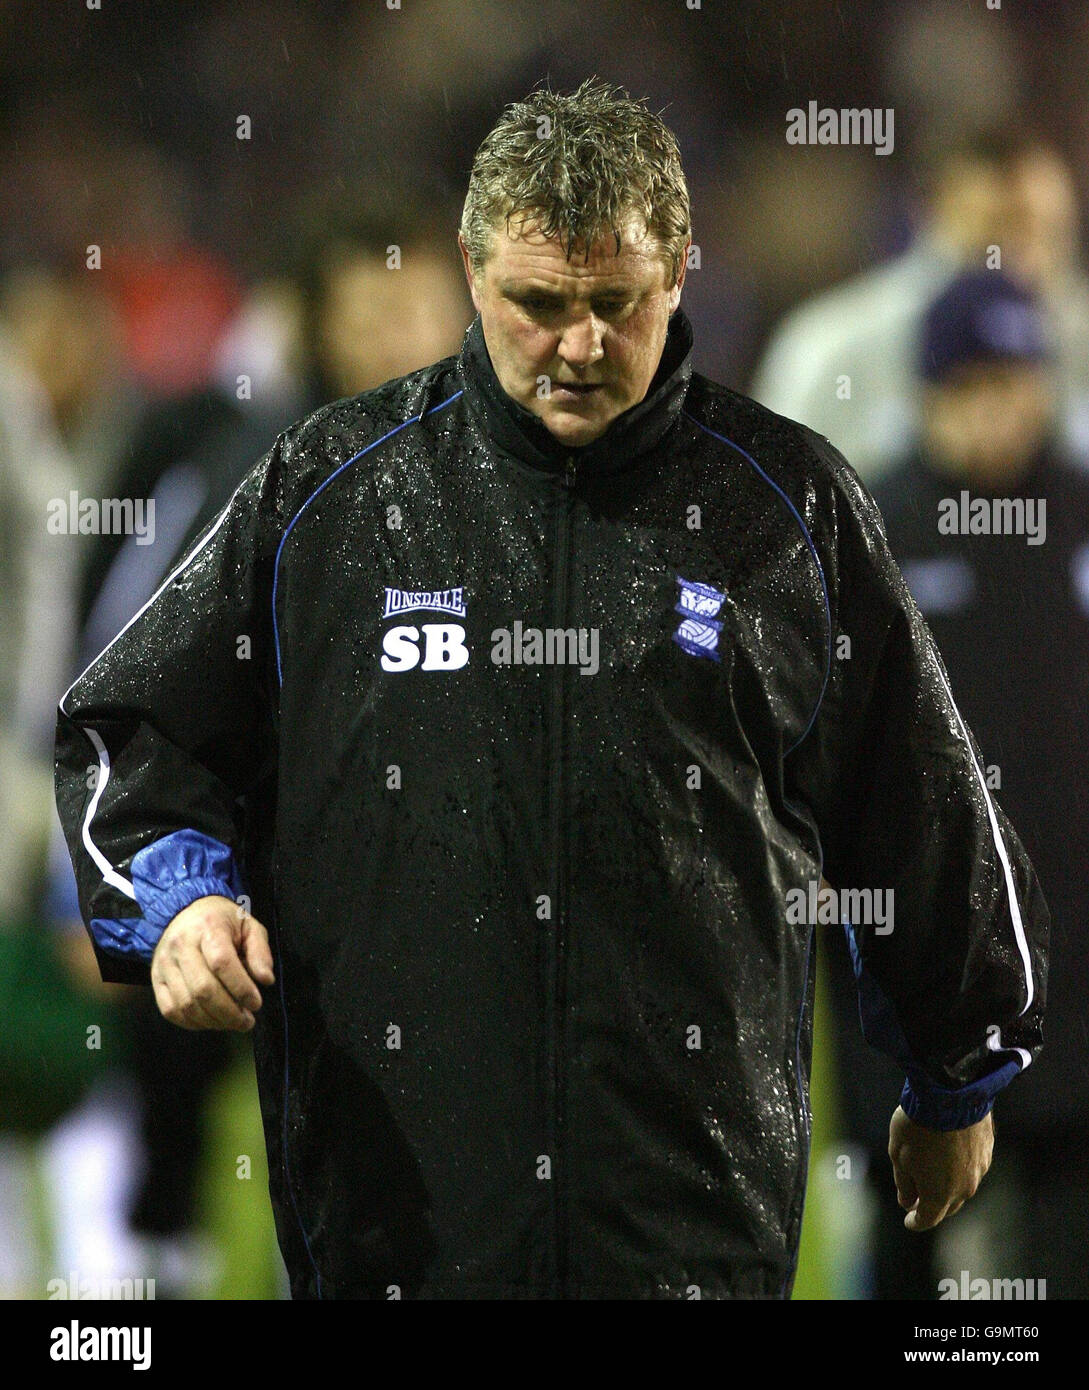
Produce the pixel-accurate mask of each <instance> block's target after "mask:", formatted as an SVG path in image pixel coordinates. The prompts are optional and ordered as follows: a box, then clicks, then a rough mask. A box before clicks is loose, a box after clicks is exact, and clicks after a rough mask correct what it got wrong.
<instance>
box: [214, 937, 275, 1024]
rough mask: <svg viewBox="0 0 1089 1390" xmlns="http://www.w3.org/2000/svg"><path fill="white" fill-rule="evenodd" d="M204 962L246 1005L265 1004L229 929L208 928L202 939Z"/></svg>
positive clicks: (253, 1006) (231, 994)
mask: <svg viewBox="0 0 1089 1390" xmlns="http://www.w3.org/2000/svg"><path fill="white" fill-rule="evenodd" d="M200 953H201V956H202V958H203V960H204V964H205V965H206V966H207V967H208V969H209V970H210V971H211V973H212V974H213V976H215V978H216V979H217V980H218V981H219V983H220V984H221V985H222V986H223V987H224V989H225V990H226V991H227V993H228V994H230V996H231V997H232V998H233V999H234V1001H235V1003H237V1004H238V1005H239V1006H240V1007H241V1008H243V1009H253V1010H256V1009H259V1008H260V1007H261V991H260V990H259V989H258V988H257V986H256V985H255V984H254V983H253V980H252V979H251V978H250V976H249V974H248V973H247V971H246V967H245V966H244V965H243V964H242V961H241V960H240V959H239V955H238V952H237V951H236V950H235V947H234V942H233V941H232V940H231V938H230V937H229V936H228V935H227V934H226V932H207V933H205V934H204V935H203V936H202V937H201V939H200Z"/></svg>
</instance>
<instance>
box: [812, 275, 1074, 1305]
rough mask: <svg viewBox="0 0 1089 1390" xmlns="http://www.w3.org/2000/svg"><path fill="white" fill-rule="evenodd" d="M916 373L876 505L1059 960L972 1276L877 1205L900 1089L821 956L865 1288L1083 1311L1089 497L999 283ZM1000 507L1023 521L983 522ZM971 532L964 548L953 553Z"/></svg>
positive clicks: (980, 1219)
mask: <svg viewBox="0 0 1089 1390" xmlns="http://www.w3.org/2000/svg"><path fill="white" fill-rule="evenodd" d="M916 371H917V373H918V376H919V379H920V387H921V394H922V427H921V431H920V437H919V440H918V443H917V446H916V447H915V448H914V450H913V451H912V453H911V454H910V456H909V457H907V458H905V459H901V460H899V461H898V463H897V464H896V465H895V466H894V467H893V469H892V470H891V471H890V472H889V473H888V474H887V476H886V477H885V478H884V479H883V481H882V483H881V485H880V486H879V487H878V489H877V490H876V493H875V495H876V499H877V501H878V503H879V505H880V508H881V511H882V514H883V516H884V519H885V523H886V528H887V535H888V540H889V544H890V547H891V549H892V553H893V555H894V556H895V557H896V559H897V561H898V562H899V564H900V566H901V569H902V571H903V574H904V577H905V579H906V580H907V582H908V585H909V587H910V588H911V590H912V593H913V596H914V598H915V600H916V602H917V603H918V604H919V606H920V608H921V609H922V611H923V613H924V615H925V617H926V619H927V622H928V624H929V625H930V628H931V630H932V632H933V633H934V636H935V638H936V639H937V642H938V645H939V648H940V650H941V652H942V654H943V656H944V658H945V662H946V665H947V667H948V671H949V676H950V681H951V685H952V687H953V689H954V690H955V691H956V692H957V698H958V701H959V702H960V705H961V709H962V711H963V713H964V717H965V719H967V720H968V721H970V725H971V728H972V729H973V731H974V732H975V733H976V736H977V738H978V740H979V743H980V747H981V748H982V750H983V752H984V756H985V758H987V760H988V763H987V775H988V778H989V784H990V785H991V786H993V787H994V788H995V789H996V790H998V791H999V792H1000V795H1001V797H1002V804H1003V807H1004V808H1008V814H1009V815H1011V816H1012V817H1014V818H1016V823H1017V826H1018V828H1019V831H1020V834H1021V837H1022V840H1023V842H1024V844H1025V847H1026V849H1027V851H1028V853H1029V854H1030V855H1031V857H1032V862H1033V863H1034V864H1035V865H1036V867H1037V869H1038V871H1039V874H1040V881H1041V884H1042V887H1043V890H1044V893H1045V894H1046V897H1047V901H1048V903H1049V905H1050V907H1051V910H1052V918H1053V927H1052V942H1053V947H1052V951H1053V955H1052V965H1051V969H1050V973H1049V979H1048V984H1047V993H1048V998H1047V1020H1048V1021H1047V1029H1046V1037H1047V1046H1046V1047H1045V1048H1044V1050H1043V1052H1042V1054H1041V1056H1040V1058H1039V1059H1038V1060H1037V1061H1036V1062H1034V1063H1033V1066H1032V1071H1033V1076H1032V1081H1033V1084H1032V1085H1031V1086H1025V1087H1021V1088H1018V1087H1013V1088H1011V1089H1010V1090H1009V1091H1008V1092H1007V1093H1006V1094H1005V1095H1004V1096H1003V1097H1002V1098H1001V1099H1000V1101H999V1102H998V1104H997V1106H996V1124H995V1130H996V1135H997V1136H998V1143H997V1146H996V1159H995V1165H994V1168H993V1170H992V1174H991V1176H990V1177H989V1178H988V1181H987V1183H986V1184H985V1186H984V1188H983V1191H982V1193H981V1197H980V1201H979V1203H978V1204H977V1207H976V1209H975V1211H974V1212H973V1213H970V1214H969V1217H968V1219H967V1222H966V1223H965V1225H963V1226H962V1227H961V1228H960V1231H961V1235H962V1236H963V1235H964V1232H965V1231H966V1230H967V1229H968V1228H969V1227H968V1223H971V1222H975V1223H979V1225H980V1226H981V1227H982V1232H981V1234H980V1235H979V1238H978V1239H977V1241H976V1245H975V1249H974V1250H973V1251H972V1252H971V1253H970V1254H969V1253H968V1252H967V1251H966V1248H965V1245H964V1242H963V1240H962V1241H961V1243H960V1247H959V1250H958V1248H957V1246H956V1245H955V1244H953V1243H952V1242H951V1241H950V1240H943V1239H942V1236H941V1235H939V1233H937V1232H935V1233H923V1234H921V1235H917V1234H909V1233H908V1232H906V1231H905V1230H904V1229H903V1226H902V1223H901V1222H900V1221H899V1220H898V1219H897V1216H896V1212H895V1209H894V1207H893V1206H892V1205H891V1203H890V1201H889V1191H890V1187H891V1174H890V1173H889V1171H888V1162H887V1159H886V1157H885V1149H886V1146H887V1142H888V1129H887V1123H886V1120H885V1113H886V1110H887V1100H888V1097H889V1096H890V1095H892V1094H894V1092H893V1091H892V1090H890V1087H893V1086H895V1084H896V1076H897V1073H896V1071H895V1069H894V1068H892V1067H890V1066H889V1065H888V1064H887V1062H886V1061H885V1060H884V1059H883V1058H882V1057H881V1056H880V1055H879V1054H877V1053H876V1052H874V1051H873V1050H872V1049H870V1048H866V1047H863V1046H862V1045H861V1041H860V1039H859V1034H858V1007H857V995H856V986H855V981H854V972H853V970H852V968H851V963H850V959H849V956H848V951H847V948H846V946H845V944H844V943H843V942H842V941H840V940H837V939H836V938H835V937H834V936H830V937H829V949H828V953H827V954H828V965H829V972H828V980H829V986H830V991H831V997H832V999H833V1001H834V1010H833V1014H834V1018H835V1024H836V1030H835V1036H836V1044H837V1048H836V1050H837V1055H838V1062H839V1066H838V1071H839V1083H840V1090H841V1116H842V1121H843V1124H844V1127H845V1130H846V1134H847V1137H849V1138H850V1139H851V1140H853V1141H854V1142H855V1143H856V1144H858V1145H860V1146H861V1147H862V1148H863V1149H864V1150H865V1151H866V1152H867V1153H868V1155H869V1163H868V1181H869V1183H870V1184H871V1188H872V1190H873V1191H874V1192H875V1194H876V1195H877V1197H878V1200H877V1202H876V1207H875V1217H874V1219H875V1223H876V1224H875V1227H874V1230H873V1236H872V1259H873V1270H872V1285H871V1287H872V1292H873V1295H874V1297H877V1298H927V1299H933V1298H936V1297H938V1293H939V1285H938V1281H939V1279H940V1278H941V1277H943V1276H949V1277H952V1278H955V1279H956V1280H957V1282H958V1287H959V1283H960V1270H961V1268H962V1266H963V1265H964V1264H965V1263H966V1262H967V1261H968V1260H969V1259H971V1260H972V1263H973V1266H974V1267H973V1268H971V1270H970V1273H971V1276H972V1277H978V1276H982V1277H984V1278H988V1279H990V1278H1024V1279H1036V1280H1040V1279H1045V1280H1046V1281H1047V1282H1046V1293H1047V1297H1048V1298H1086V1297H1089V1274H1087V1269H1089V1265H1087V1263H1086V1257H1085V1252H1086V1250H1087V1249H1089V1037H1087V1032H1086V1023H1085V1016H1086V1000H1087V994H1086V981H1087V980H1089V878H1087V876H1086V872H1085V866H1086V864H1087V863H1089V790H1087V789H1089V743H1087V741H1086V737H1085V712H1086V710H1087V709H1089V478H1087V477H1086V476H1085V474H1084V473H1083V472H1081V471H1079V470H1076V469H1072V468H1070V467H1069V465H1068V464H1067V463H1066V461H1065V459H1064V457H1063V451H1062V448H1061V445H1060V440H1059V428H1060V424H1059V416H1058V401H1059V399H1060V395H1059V393H1060V381H1061V377H1060V374H1059V371H1058V367H1057V361H1056V356H1055V349H1054V344H1053V333H1052V331H1051V330H1050V328H1049V326H1048V324H1047V322H1046V319H1045V316H1044V313H1043V310H1042V306H1041V304H1040V302H1039V300H1038V298H1037V297H1036V296H1034V295H1033V294H1032V292H1031V291H1030V290H1029V289H1028V288H1026V287H1025V286H1024V285H1023V284H1020V283H1018V282H1016V281H1014V280H1012V279H1011V278H1010V277H1008V276H1006V275H1004V274H1003V273H1002V272H999V271H987V270H977V271H973V272H965V273H962V274H961V275H960V276H958V277H956V278H955V279H954V280H953V281H952V282H951V283H950V284H949V286H948V287H947V288H946V289H945V291H944V292H943V293H942V294H941V295H940V296H939V297H938V298H937V299H936V300H935V302H934V303H933V304H932V305H931V306H930V307H929V309H928V310H927V312H926V313H925V315H924V318H923V322H922V326H921V340H920V343H919V344H918V345H917V349H916ZM962 494H966V496H967V505H968V507H969V508H970V507H971V505H972V503H973V502H977V503H978V502H979V501H981V502H984V503H986V504H987V505H986V508H984V507H983V506H980V505H978V504H977V506H976V508H975V515H976V519H975V520H974V521H973V520H972V513H971V511H967V512H966V511H965V503H964V499H963V498H962ZM995 499H1011V500H1014V501H1016V502H1018V503H1019V504H1020V508H1019V509H1018V508H1014V507H1012V506H1011V507H1010V508H1009V509H1008V513H1002V512H999V513H997V514H996V512H995V509H994V507H993V506H992V503H993V502H994V500H995ZM988 515H989V520H988V521H987V522H986V529H985V530H984V529H983V528H984V525H985V518H986V517H987V516H988ZM996 515H997V516H998V519H999V520H1001V519H1002V517H1003V516H1004V515H1009V516H1010V517H1012V518H1013V521H1014V529H1013V533H1012V534H995V529H996V527H995V525H994V524H993V523H994V521H995V518H996ZM966 516H967V519H968V523H969V526H970V527H973V528H975V533H972V531H969V532H968V533H967V534H965V533H964V524H963V523H964V520H965V517H966ZM1018 516H1021V517H1023V518H1024V524H1023V527H1022V529H1021V531H1020V533H1018V532H1017V531H1016V529H1015V528H1016V523H1017V517H1018ZM995 1045H998V1039H995ZM952 1234H955V1232H951V1233H950V1236H951V1235H952ZM939 1245H940V1248H939ZM951 1246H952V1248H950V1247H951ZM950 1262H952V1263H950ZM1038 1296H1039V1295H1038Z"/></svg>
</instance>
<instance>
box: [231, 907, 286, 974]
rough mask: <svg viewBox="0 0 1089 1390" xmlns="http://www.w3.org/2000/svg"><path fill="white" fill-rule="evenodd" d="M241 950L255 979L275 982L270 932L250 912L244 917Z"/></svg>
mask: <svg viewBox="0 0 1089 1390" xmlns="http://www.w3.org/2000/svg"><path fill="white" fill-rule="evenodd" d="M241 952H242V959H243V960H244V961H245V963H246V969H247V970H248V971H249V973H250V975H251V976H252V977H253V978H254V979H255V980H260V982H261V983H262V984H263V985H271V984H274V983H275V980H276V976H275V974H274V973H273V969H272V950H271V948H270V947H269V944H268V932H267V931H266V930H265V928H264V927H263V926H262V925H261V923H260V922H259V921H258V920H257V918H256V917H252V916H250V914H249V913H248V912H247V913H246V915H245V916H244V917H243V918H242V944H241ZM232 992H233V991H232Z"/></svg>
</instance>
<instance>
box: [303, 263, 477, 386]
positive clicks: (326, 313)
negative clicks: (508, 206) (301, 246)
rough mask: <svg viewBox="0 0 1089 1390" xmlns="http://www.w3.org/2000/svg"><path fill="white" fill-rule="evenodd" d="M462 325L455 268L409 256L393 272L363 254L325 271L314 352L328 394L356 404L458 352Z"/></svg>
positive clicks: (462, 302) (461, 302) (462, 306)
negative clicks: (359, 396)
mask: <svg viewBox="0 0 1089 1390" xmlns="http://www.w3.org/2000/svg"><path fill="white" fill-rule="evenodd" d="M465 322H466V314H465V299H464V295H463V294H462V291H461V287H460V282H459V280H458V278H457V262H456V261H454V262H448V261H447V260H446V259H445V258H442V259H440V258H439V257H437V256H432V255H429V254H428V253H427V252H425V251H420V250H416V249H414V248H410V249H409V250H408V252H407V253H406V255H405V259H404V264H403V266H402V267H401V268H400V269H398V270H390V269H389V268H388V267H387V265H386V263H385V261H384V260H383V259H382V258H381V257H377V256H367V255H365V254H364V253H363V252H362V251H360V252H358V253H356V254H353V255H348V256H342V257H341V258H339V259H337V260H336V261H335V262H334V263H333V264H332V265H331V266H330V267H329V268H328V270H327V271H326V275H325V293H324V295H323V298H322V303H321V310H320V314H319V319H318V324H317V336H318V341H317V344H316V351H317V353H318V356H319V359H320V361H321V365H322V368H323V370H324V372H325V375H326V377H327V379H328V382H329V386H330V389H331V390H333V391H335V392H336V394H337V395H339V396H354V395H355V394H356V393H357V392H358V391H369V390H370V389H371V387H373V386H380V385H381V384H382V382H384V381H389V380H390V379H391V378H392V377H396V376H403V375H405V374H406V373H407V372H413V371H415V370H416V368H417V367H426V366H427V365H428V364H429V363H431V362H434V361H435V360H436V359H437V358H440V357H446V356H447V355H448V354H450V353H455V352H457V350H458V346H459V344H460V342H461V336H462V334H463V333H464V332H465Z"/></svg>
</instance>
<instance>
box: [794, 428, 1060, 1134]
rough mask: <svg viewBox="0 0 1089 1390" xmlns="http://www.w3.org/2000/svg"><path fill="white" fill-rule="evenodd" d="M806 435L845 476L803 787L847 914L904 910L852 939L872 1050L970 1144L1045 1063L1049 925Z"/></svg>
mask: <svg viewBox="0 0 1089 1390" xmlns="http://www.w3.org/2000/svg"><path fill="white" fill-rule="evenodd" d="M806 433H807V436H808V437H809V439H810V441H811V443H812V447H813V448H814V449H815V450H816V451H817V453H818V455H819V456H820V457H821V458H822V459H823V460H824V462H825V463H826V465H827V466H828V468H829V469H830V470H831V474H830V477H831V494H832V495H831V500H830V501H828V502H826V503H824V504H823V505H822V504H821V503H819V502H818V504H817V506H816V511H815V513H814V537H813V538H814V542H815V546H816V550H817V553H818V555H819V556H820V559H821V563H822V566H823V569H824V574H825V580H826V585H827V591H828V601H829V618H830V638H831V641H830V651H829V669H828V679H827V683H826V685H825V690H824V695H823V699H822V700H821V703H820V706H819V709H818V711H817V716H816V718H815V719H814V721H813V724H812V726H811V728H810V731H809V733H808V735H807V736H806V738H805V739H804V740H803V741H802V743H801V744H800V745H799V747H798V748H797V750H796V752H794V753H792V754H791V755H789V756H788V760H787V761H788V766H789V765H790V764H793V765H792V766H789V778H790V780H791V783H792V785H793V787H794V788H795V790H796V793H797V794H798V795H799V796H800V797H801V799H802V800H803V801H804V802H805V803H806V804H807V805H808V806H809V807H810V808H811V810H812V811H813V812H814V814H815V818H816V820H817V825H818V828H819V833H820V838H821V844H822V847H823V852H824V861H823V874H824V877H825V878H826V880H827V881H828V883H829V884H831V886H832V887H833V888H835V889H837V890H838V891H839V898H838V901H839V903H840V905H841V906H842V905H843V903H844V902H845V901H847V902H849V903H851V904H852V905H854V906H857V904H858V903H859V902H865V897H864V895H860V896H859V897H855V898H854V899H849V898H848V899H845V896H844V890H850V889H867V888H868V889H872V890H882V891H883V892H884V893H886V894H889V893H891V894H892V895H893V896H892V898H891V899H889V898H887V897H886V899H885V903H886V906H888V905H890V904H891V908H892V911H891V913H887V914H886V920H885V921H884V922H883V923H880V924H878V923H877V922H876V920H872V921H871V922H869V923H867V922H865V921H844V930H845V931H846V933H847V938H848V946H849V948H850V951H851V956H852V959H853V962H854V967H855V975H856V978H857V982H858V990H859V1005H860V1014H861V1018H862V1026H863V1033H864V1035H865V1037H866V1039H867V1041H869V1042H871V1043H873V1044H874V1045H875V1046H878V1047H880V1048H881V1049H882V1050H883V1051H885V1052H887V1053H889V1055H891V1056H892V1057H893V1058H894V1059H895V1060H896V1061H897V1062H898V1063H899V1064H900V1065H901V1066H902V1067H903V1069H904V1071H905V1073H906V1077H907V1080H906V1083H905V1085H904V1090H903V1095H902V1097H901V1104H902V1106H903V1108H904V1110H905V1111H906V1113H907V1114H908V1115H909V1116H910V1117H911V1118H912V1119H914V1120H916V1121H917V1122H918V1123H920V1124H923V1125H926V1126H928V1127H930V1128H933V1129H959V1128H963V1127H966V1126H968V1125H971V1124H974V1123H976V1122H977V1121H979V1120H980V1119H982V1118H983V1116H984V1115H986V1114H987V1113H988V1111H989V1110H990V1109H991V1107H992V1106H993V1104H994V1099H995V1096H996V1095H997V1093H998V1091H999V1090H1001V1088H1002V1087H1003V1086H1005V1085H1006V1084H1007V1083H1008V1082H1009V1081H1010V1080H1012V1078H1013V1077H1014V1076H1016V1075H1017V1073H1018V1072H1020V1071H1022V1070H1023V1069H1024V1068H1025V1067H1027V1066H1028V1065H1029V1064H1030V1062H1031V1061H1032V1059H1033V1058H1034V1057H1035V1056H1036V1055H1037V1053H1038V1052H1039V1050H1040V1047H1041V1046H1042V1043H1043V1033H1042V1018H1043V1010H1044V1004H1045V997H1046V985H1047V946H1048V933H1049V916H1048V910H1047V906H1046V904H1045V902H1044V899H1043V894H1042V893H1041V890H1040V885H1039V883H1038V881H1037V878H1036V875H1035V872H1034V870H1033V867H1032V865H1031V863H1030V862H1029V859H1028V856H1027V855H1026V853H1025V850H1024V848H1023V847H1022V845H1021V843H1020V841H1019V840H1018V838H1017V835H1016V833H1015V832H1014V830H1013V827H1012V826H1011V825H1010V823H1009V821H1008V820H1007V818H1006V816H1005V815H1004V813H1003V812H1002V809H1001V807H1000V806H999V805H998V803H997V802H996V801H995V799H994V796H993V795H992V791H991V789H990V788H989V786H988V773H987V768H986V764H985V762H984V758H983V755H982V754H981V752H980V749H979V747H978V746H977V744H976V741H975V738H974V736H973V735H972V733H971V731H970V729H969V728H968V726H967V724H966V722H965V720H964V717H963V715H962V714H961V713H960V710H959V709H958V708H957V705H956V702H955V699H954V696H953V692H952V691H951V689H950V684H949V677H948V675H947V673H946V670H945V667H944V664H943V662H942V659H941V656H940V655H939V653H938V650H937V647H936V646H935V643H934V640H933V638H932V636H931V634H930V631H929V629H928V627H927V626H926V623H925V621H924V619H923V617H922V615H921V614H920V612H919V610H918V608H917V607H916V605H915V602H914V600H913V599H912V597H911V594H910V592H909V591H908V588H907V585H906V584H905V582H904V579H903V577H902V576H901V574H900V571H899V569H898V567H897V565H896V563H895V561H894V560H893V558H892V555H891V553H890V551H889V548H888V545H887V542H886V539H885V533H884V526H883V523H882V521H881V516H880V513H879V512H878V510H877V507H876V505H875V504H874V502H873V499H872V498H871V497H870V495H869V493H868V492H867V491H866V489H865V488H864V487H863V485H862V484H861V482H860V481H859V479H858V478H857V476H856V475H855V473H854V472H853V471H852V470H851V469H850V468H849V467H848V465H847V464H846V462H845V460H844V459H843V457H842V455H840V454H839V453H838V452H837V451H836V450H835V449H834V448H833V447H832V446H831V445H830V444H829V443H828V441H827V440H825V439H822V438H820V436H817V435H814V434H812V432H810V431H807V432H806ZM826 476H827V475H826ZM856 915H858V914H856ZM873 916H874V917H876V914H873ZM841 920H843V919H842V918H841ZM890 926H891V930H890Z"/></svg>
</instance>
